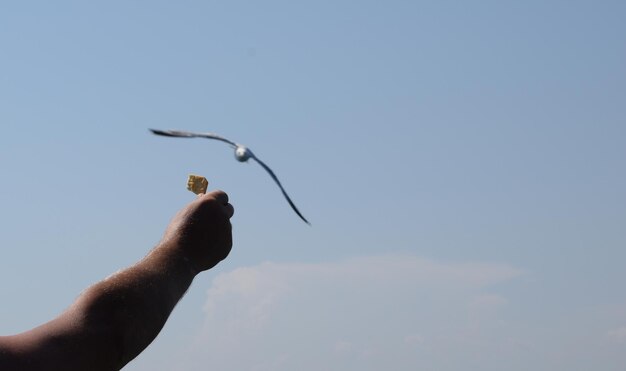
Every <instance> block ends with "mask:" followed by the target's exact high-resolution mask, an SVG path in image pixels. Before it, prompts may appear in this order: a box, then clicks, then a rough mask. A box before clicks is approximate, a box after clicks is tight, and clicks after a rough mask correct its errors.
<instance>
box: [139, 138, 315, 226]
mask: <svg viewBox="0 0 626 371" xmlns="http://www.w3.org/2000/svg"><path fill="white" fill-rule="evenodd" d="M150 131H151V132H152V133H153V134H156V135H162V136H166V137H176V138H207V139H215V140H219V141H222V142H224V143H227V144H228V145H230V146H231V147H232V148H234V149H235V159H237V161H239V162H247V161H248V160H249V159H253V160H254V161H256V162H258V163H259V165H261V167H262V168H263V169H265V171H267V173H268V174H269V175H270V176H271V177H272V179H274V182H276V184H277V185H278V187H279V188H280V190H281V192H282V194H283V196H285V199H286V200H287V202H288V203H289V205H290V206H291V208H292V209H293V211H294V212H295V213H296V214H297V215H298V216H299V217H300V219H302V220H303V221H304V222H305V223H306V224H309V225H310V224H311V223H309V221H308V220H306V219H305V218H304V216H302V214H301V213H300V211H299V210H298V208H297V207H296V205H295V204H294V203H293V201H291V198H290V197H289V195H287V192H286V191H285V188H284V187H283V185H282V184H281V183H280V181H279V180H278V177H277V176H276V174H274V172H273V171H272V169H270V168H269V166H267V165H266V164H265V163H264V162H263V161H261V160H260V159H259V158H258V157H256V156H255V155H254V153H252V151H251V150H250V149H249V148H248V147H246V146H243V145H241V144H238V143H235V142H233V141H231V140H228V139H226V138H224V137H222V136H219V135H217V134H213V133H192V132H189V131H180V130H156V129H150Z"/></svg>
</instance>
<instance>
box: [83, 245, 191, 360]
mask: <svg viewBox="0 0 626 371" xmlns="http://www.w3.org/2000/svg"><path fill="white" fill-rule="evenodd" d="M195 274H196V272H194V271H193V270H192V269H191V268H190V266H189V264H188V261H186V257H185V256H184V255H183V254H182V253H181V251H180V249H178V247H177V246H172V245H159V246H157V247H156V248H154V249H153V250H152V251H151V252H150V253H149V254H148V255H147V256H146V257H145V258H144V259H142V260H141V261H139V262H138V263H136V264H135V265H133V266H131V267H129V268H126V269H124V270H121V271H119V272H117V273H115V274H113V275H111V276H110V277H108V278H106V279H104V280H103V281H101V282H99V283H97V284H95V285H93V286H91V287H90V288H88V289H87V290H85V292H84V293H83V294H82V295H81V296H80V298H79V299H78V300H77V301H76V303H75V306H76V308H77V309H78V310H80V311H82V312H84V313H86V317H87V318H93V320H94V321H93V322H94V323H95V324H96V323H107V324H108V325H109V330H110V331H108V333H110V336H111V337H112V339H111V340H112V341H113V342H115V344H116V347H115V348H116V349H119V352H120V353H121V354H118V355H116V356H117V357H116V358H118V359H120V362H121V366H123V365H125V364H126V363H128V362H130V361H131V360H132V359H133V358H135V357H136V356H137V355H138V354H139V353H141V351H143V349H145V348H146V347H147V346H148V345H149V344H150V343H151V342H152V341H153V340H154V338H155V337H156V336H157V335H158V333H159V331H160V330H161V329H162V328H163V325H164V324H165V322H166V320H167V318H168V317H169V315H170V313H171V312H172V310H173V309H174V307H175V305H176V303H178V301H179V300H180V298H181V297H182V296H183V295H184V293H185V292H186V290H187V289H188V288H189V286H190V285H191V282H192V280H193V278H194V276H195Z"/></svg>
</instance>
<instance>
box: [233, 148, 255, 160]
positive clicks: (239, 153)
mask: <svg viewBox="0 0 626 371" xmlns="http://www.w3.org/2000/svg"><path fill="white" fill-rule="evenodd" d="M250 157H252V152H251V151H250V150H249V149H248V148H247V147H244V146H237V148H235V158H236V159H237V161H239V162H246V161H248V159H249V158H250Z"/></svg>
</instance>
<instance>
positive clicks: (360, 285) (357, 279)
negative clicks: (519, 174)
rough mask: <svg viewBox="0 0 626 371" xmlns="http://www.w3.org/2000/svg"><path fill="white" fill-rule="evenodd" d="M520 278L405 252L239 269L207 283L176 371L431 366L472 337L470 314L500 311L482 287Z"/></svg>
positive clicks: (487, 266)
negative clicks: (200, 316) (190, 342)
mask: <svg viewBox="0 0 626 371" xmlns="http://www.w3.org/2000/svg"><path fill="white" fill-rule="evenodd" d="M521 274H522V271H521V270H519V269H516V268H514V267H511V266H508V265H506V264H491V263H440V262H435V261H431V260H426V259H421V258H417V257H413V256H404V255H386V256H375V257H363V258H355V259H350V260H346V261H342V262H331V263H319V264H303V263H272V262H267V263H263V264H260V265H257V266H253V267H247V268H239V269H236V270H233V271H231V272H228V273H224V274H221V275H220V276H218V277H217V278H215V280H214V281H213V284H212V287H211V288H210V289H209V291H208V296H207V300H206V303H205V307H204V310H205V313H206V322H205V324H204V326H203V328H202V329H200V330H199V334H198V337H197V339H196V343H195V344H194V346H193V347H191V348H190V351H189V353H188V354H187V355H186V356H185V357H186V361H185V362H184V363H183V365H182V368H181V369H185V370H196V369H197V370H204V369H206V367H207V365H211V367H212V368H214V369H220V370H274V371H280V370H294V369H297V370H303V371H306V370H321V369H323V370H351V369H355V370H356V369H358V370H360V371H362V370H379V369H394V370H414V369H416V367H418V366H427V365H428V364H431V365H436V364H437V362H438V360H439V359H445V358H446V357H449V355H447V354H445V352H446V351H451V350H452V351H453V350H454V349H455V348H456V347H458V346H467V344H468V342H466V341H464V340H463V339H464V338H465V337H467V336H469V335H472V336H473V335H475V334H474V333H473V332H475V331H476V327H475V319H474V316H475V314H476V313H482V312H484V313H486V315H484V316H482V317H481V321H490V320H491V317H490V316H494V315H495V313H496V309H497V308H499V307H502V306H504V305H506V299H505V298H503V297H501V296H497V295H494V294H492V293H489V291H488V290H489V287H490V286H491V285H494V284H497V283H502V282H506V281H508V280H511V279H514V278H515V277H518V276H520V275H521ZM468 334H469V335H468ZM418 352H419V353H420V354H421V355H420V357H418ZM448 364H449V362H448Z"/></svg>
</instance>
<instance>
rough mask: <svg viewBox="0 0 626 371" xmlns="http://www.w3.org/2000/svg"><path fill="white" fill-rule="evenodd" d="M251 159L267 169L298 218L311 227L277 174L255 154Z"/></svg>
mask: <svg viewBox="0 0 626 371" xmlns="http://www.w3.org/2000/svg"><path fill="white" fill-rule="evenodd" d="M251 158H253V159H254V160H255V161H256V162H258V163H259V165H261V166H262V167H263V169H265V170H266V171H267V172H268V173H269V174H270V176H271V177H272V179H274V181H275V182H276V184H278V187H280V190H281V191H282V192H283V196H285V198H286V199H287V202H289V205H290V206H291V208H292V209H293V211H295V212H296V214H298V216H299V217H300V219H302V220H304V222H305V223H306V224H308V225H311V223H309V221H308V220H306V219H305V218H304V216H302V214H301V213H300V210H298V208H297V207H296V205H295V204H294V203H293V201H291V198H289V195H287V192H286V191H285V188H283V185H282V184H280V181H279V180H278V177H276V174H274V172H273V171H272V169H270V168H269V166H267V165H265V163H264V162H263V161H261V160H259V158H258V157H256V156H255V155H254V154H252V156H251Z"/></svg>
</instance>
